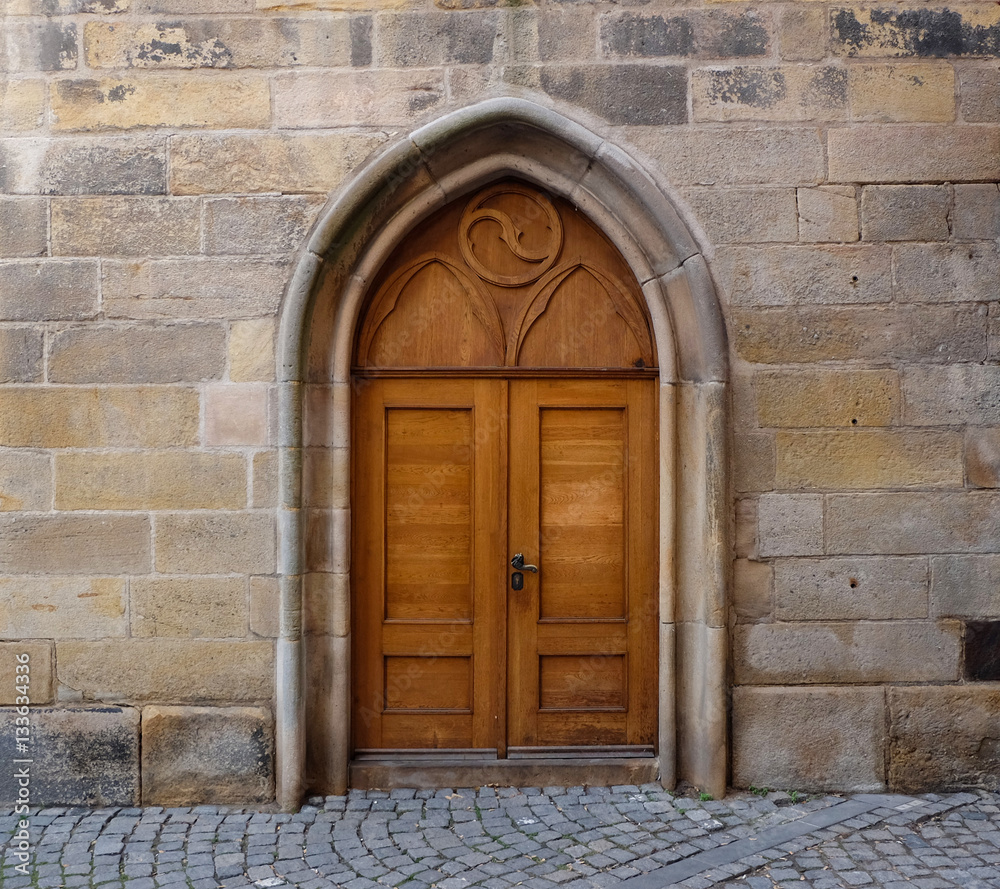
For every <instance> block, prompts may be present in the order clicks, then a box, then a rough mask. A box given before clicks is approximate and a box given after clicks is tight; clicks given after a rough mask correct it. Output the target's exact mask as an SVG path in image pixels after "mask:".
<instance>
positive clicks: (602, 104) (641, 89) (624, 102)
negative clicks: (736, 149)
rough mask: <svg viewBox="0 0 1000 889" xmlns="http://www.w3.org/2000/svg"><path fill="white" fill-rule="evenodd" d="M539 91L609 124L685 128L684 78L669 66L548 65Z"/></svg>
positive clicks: (682, 69)
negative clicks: (588, 112)
mask: <svg viewBox="0 0 1000 889" xmlns="http://www.w3.org/2000/svg"><path fill="white" fill-rule="evenodd" d="M540 76H541V86H542V89H543V90H544V91H545V92H546V93H548V94H549V95H550V96H552V97H553V98H554V99H560V100H562V101H564V102H571V103H572V104H574V105H578V106H580V107H582V108H585V109H587V110H588V111H590V112H592V113H594V114H596V115H598V116H600V117H602V118H603V119H604V120H606V121H607V122H608V123H610V124H612V125H627V124H637V125H645V126H651V125H652V126H662V125H669V124H680V123H687V120H688V112H687V74H686V73H685V70H684V68H682V67H680V66H674V65H643V64H631V65H550V66H546V67H544V68H542V69H541V72H540Z"/></svg>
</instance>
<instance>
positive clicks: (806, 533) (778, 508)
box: [758, 494, 823, 558]
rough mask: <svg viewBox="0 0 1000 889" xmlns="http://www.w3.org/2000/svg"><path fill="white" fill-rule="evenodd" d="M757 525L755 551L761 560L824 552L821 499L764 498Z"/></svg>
mask: <svg viewBox="0 0 1000 889" xmlns="http://www.w3.org/2000/svg"><path fill="white" fill-rule="evenodd" d="M758 521H759V531H758V548H759V551H760V555H761V556H762V557H764V558H767V557H769V556H811V555H818V554H820V553H822V552H823V498H822V497H820V496H819V495H817V494H765V495H763V496H762V497H761V498H760V501H759V506H758Z"/></svg>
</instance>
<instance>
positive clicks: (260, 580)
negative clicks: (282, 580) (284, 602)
mask: <svg viewBox="0 0 1000 889" xmlns="http://www.w3.org/2000/svg"><path fill="white" fill-rule="evenodd" d="M279 610H280V608H279V590H278V578H277V577H251V578H250V632H252V633H254V634H256V635H257V636H264V637H265V638H269V639H273V638H275V637H276V636H277V635H278V632H279V630H280V621H279V619H278V613H279Z"/></svg>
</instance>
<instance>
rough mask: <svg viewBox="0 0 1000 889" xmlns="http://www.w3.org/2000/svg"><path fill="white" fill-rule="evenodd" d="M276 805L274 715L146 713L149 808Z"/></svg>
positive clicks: (145, 799)
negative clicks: (208, 805) (203, 805)
mask: <svg viewBox="0 0 1000 889" xmlns="http://www.w3.org/2000/svg"><path fill="white" fill-rule="evenodd" d="M272 799H274V739H273V719H272V717H271V711H270V710H265V709H261V708H256V707H225V708H218V709H216V708H211V707H145V708H143V711H142V804H143V805H144V806H190V805H201V804H211V805H213V806H217V805H244V806H245V805H253V804H255V803H264V802H268V801H269V800H272Z"/></svg>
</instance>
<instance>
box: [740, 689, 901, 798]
mask: <svg viewBox="0 0 1000 889" xmlns="http://www.w3.org/2000/svg"><path fill="white" fill-rule="evenodd" d="M884 697H885V692H884V691H883V690H882V689H880V688H736V689H733V783H734V784H735V785H736V786H737V787H749V786H751V785H755V786H758V787H771V788H783V787H787V788H789V789H798V790H812V791H822V790H835V791H838V792H843V791H848V792H863V791H877V790H882V789H884V786H885V747H886V741H887V739H886V729H885V701H884Z"/></svg>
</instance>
